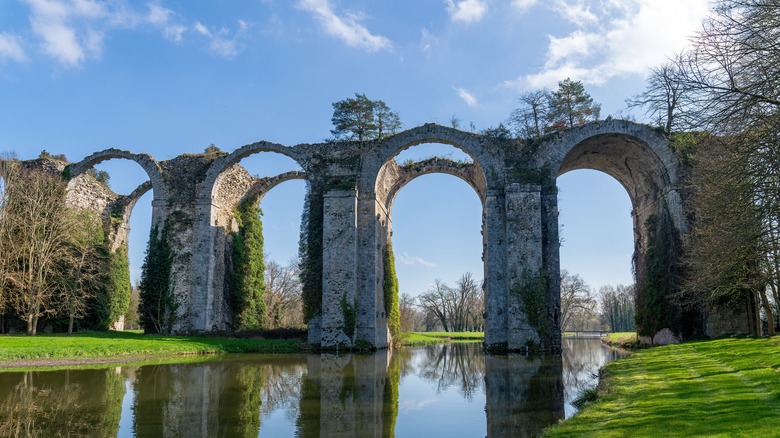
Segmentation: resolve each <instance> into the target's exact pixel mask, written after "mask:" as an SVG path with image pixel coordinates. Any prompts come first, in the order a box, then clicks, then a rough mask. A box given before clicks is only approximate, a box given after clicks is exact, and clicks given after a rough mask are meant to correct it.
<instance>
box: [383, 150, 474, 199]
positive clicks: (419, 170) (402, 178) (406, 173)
mask: <svg viewBox="0 0 780 438" xmlns="http://www.w3.org/2000/svg"><path fill="white" fill-rule="evenodd" d="M385 172H386V175H388V174H389V175H394V176H395V178H394V182H393V183H392V184H391V185H389V186H385V187H382V191H379V190H378V191H377V198H378V199H380V200H382V202H383V203H384V206H385V210H386V211H388V212H390V211H392V206H393V202H394V201H395V197H396V196H397V195H398V192H400V191H401V189H402V188H403V187H404V186H406V184H408V183H410V182H412V181H413V180H414V179H416V178H417V177H420V176H423V175H429V174H432V173H442V174H446V175H451V176H454V177H457V178H460V179H461V180H463V181H464V182H465V183H466V184H468V185H469V186H471V188H472V189H474V191H475V192H476V194H477V196H478V197H479V199H480V202H481V203H482V205H483V207H484V204H485V194H486V190H487V188H486V184H487V183H486V181H485V175H483V174H482V173H481V172H480V171H479V169H478V168H477V166H476V165H474V163H464V162H458V161H452V160H448V159H445V158H437V157H435V158H429V159H427V160H422V161H418V162H415V163H411V164H409V165H403V166H400V165H398V164H397V163H396V162H395V161H390V162H388V163H387V165H386V167H385Z"/></svg>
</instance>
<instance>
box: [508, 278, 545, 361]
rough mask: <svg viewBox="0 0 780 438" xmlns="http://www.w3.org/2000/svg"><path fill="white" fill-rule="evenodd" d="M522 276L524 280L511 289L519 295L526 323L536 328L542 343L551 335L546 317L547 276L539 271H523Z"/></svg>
mask: <svg viewBox="0 0 780 438" xmlns="http://www.w3.org/2000/svg"><path fill="white" fill-rule="evenodd" d="M523 278H524V279H525V282H524V283H523V284H516V285H515V286H514V287H513V288H512V291H513V292H514V293H516V294H518V295H519V296H520V303H521V304H522V306H523V312H525V315H526V317H527V318H528V324H529V325H530V326H531V327H532V328H533V329H534V330H536V333H537V334H538V335H539V337H540V338H541V339H542V342H543V343H544V342H547V341H549V339H550V336H552V333H551V332H550V324H549V321H548V318H547V305H548V303H547V276H546V275H545V273H544V271H540V272H539V273H538V274H531V273H525V274H524V275H523ZM528 347H529V348H531V347H532V346H530V345H529V346H528Z"/></svg>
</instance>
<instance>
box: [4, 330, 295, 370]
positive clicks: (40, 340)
mask: <svg viewBox="0 0 780 438" xmlns="http://www.w3.org/2000/svg"><path fill="white" fill-rule="evenodd" d="M302 349H303V346H302V344H301V342H300V341H297V340H275V339H273V340H272V339H228V338H201V337H185V336H154V335H143V334H140V333H129V332H105V333H102V332H94V333H86V334H75V335H73V336H65V335H47V334H39V335H37V336H33V337H30V336H26V335H2V336H0V363H2V362H11V361H29V360H41V359H85V358H123V357H138V356H168V355H184V354H216V353H242V352H293V351H301V350H302Z"/></svg>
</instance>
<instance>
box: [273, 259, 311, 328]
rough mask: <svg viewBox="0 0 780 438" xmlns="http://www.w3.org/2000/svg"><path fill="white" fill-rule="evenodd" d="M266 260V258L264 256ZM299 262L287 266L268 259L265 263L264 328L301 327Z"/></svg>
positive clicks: (295, 261) (301, 308) (294, 261)
mask: <svg viewBox="0 0 780 438" xmlns="http://www.w3.org/2000/svg"><path fill="white" fill-rule="evenodd" d="M266 260H268V258H267V257H266ZM298 266H299V263H298V261H297V260H293V261H291V262H290V263H289V264H288V265H287V266H282V265H280V264H279V263H277V262H275V261H273V260H269V261H267V262H266V265H265V288H266V289H265V297H264V299H265V305H266V328H270V329H274V328H280V327H302V326H303V325H304V322H303V313H302V312H303V307H302V306H303V301H302V295H301V280H300V275H299V268H298Z"/></svg>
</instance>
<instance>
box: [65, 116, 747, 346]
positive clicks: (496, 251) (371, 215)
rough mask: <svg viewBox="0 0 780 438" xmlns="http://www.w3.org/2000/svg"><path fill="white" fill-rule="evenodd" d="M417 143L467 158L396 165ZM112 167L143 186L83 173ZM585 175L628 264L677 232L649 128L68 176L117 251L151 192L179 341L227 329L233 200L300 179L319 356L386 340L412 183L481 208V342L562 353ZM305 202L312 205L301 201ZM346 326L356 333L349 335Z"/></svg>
mask: <svg viewBox="0 0 780 438" xmlns="http://www.w3.org/2000/svg"><path fill="white" fill-rule="evenodd" d="M422 143H442V144H447V145H452V146H454V147H456V148H458V149H460V150H462V151H463V152H465V153H466V154H468V155H469V156H470V157H471V158H472V161H471V162H454V161H451V160H447V159H443V158H431V159H428V160H423V161H420V162H416V163H398V162H396V161H395V159H394V157H395V156H396V155H397V154H398V153H399V152H401V151H403V150H405V149H407V148H409V147H412V146H415V145H418V144H422ZM258 152H275V153H279V154H283V155H286V156H288V157H290V158H292V159H293V160H295V162H297V163H298V164H299V165H300V166H301V168H302V169H303V170H302V171H296V172H288V173H286V174H282V175H278V176H275V177H270V178H255V177H252V176H250V175H249V174H248V173H247V172H246V171H245V170H244V169H243V168H242V167H241V166H239V165H238V163H239V161H240V160H241V159H243V158H245V157H247V156H249V155H251V154H254V153H258ZM114 158H122V159H128V160H132V161H135V162H136V163H138V164H139V165H140V166H141V167H142V168H143V169H144V171H145V172H146V173H147V175H148V176H149V182H147V183H145V184H143V185H141V186H140V187H139V188H138V189H137V190H135V191H134V192H133V193H132V194H130V195H129V196H120V197H116V196H114V197H111V196H109V197H101V196H96V195H95V194H94V193H92V191H94V190H93V189H94V188H93V189H91V188H90V187H91V186H90V183H89V182H88V178H85V177H84V174H85V172H86V171H87V170H88V169H90V168H92V166H94V165H95V164H97V163H99V162H101V161H104V160H108V159H114ZM584 168H587V169H594V170H599V171H602V172H605V173H607V174H609V175H611V176H612V177H614V178H615V179H617V180H618V181H619V182H620V183H621V184H622V185H623V187H624V188H625V189H626V191H627V192H628V194H629V196H630V198H631V202H632V205H633V211H632V215H633V218H634V224H635V250H636V254H635V261H636V262H637V263H641V261H642V260H643V254H644V251H645V248H646V247H647V242H646V240H647V232H646V230H645V229H644V224H645V222H646V220H647V219H648V218H649V217H650V216H652V215H654V214H658V213H660V212H665V213H668V214H669V215H670V216H671V218H672V221H673V223H674V226H675V228H676V230H677V231H678V232H679V233H681V234H684V233H685V232H686V231H687V229H688V224H687V222H686V215H685V212H684V210H683V204H682V201H681V196H680V190H681V176H680V172H681V169H680V165H679V163H678V161H677V159H676V158H675V156H674V154H673V153H672V151H671V150H670V148H669V146H668V141H667V139H666V138H665V137H664V136H662V135H661V134H659V132H658V131H657V130H655V129H653V128H650V127H648V126H645V125H640V124H635V123H632V122H627V121H620V120H609V121H602V122H594V123H590V124H587V125H585V126H582V127H578V128H574V129H571V130H568V131H565V132H562V133H557V134H553V135H550V136H547V137H545V138H543V139H540V140H536V141H530V140H510V139H500V138H493V137H487V136H483V135H479V134H474V133H469V132H463V131H459V130H456V129H452V128H447V127H443V126H439V125H435V124H426V125H423V126H419V127H416V128H412V129H409V130H407V131H404V132H401V133H399V134H396V135H393V136H391V137H388V138H386V139H383V140H376V141H371V142H364V143H358V142H329V143H322V144H300V145H297V146H293V147H288V146H283V145H279V144H274V143H268V142H259V143H254V144H250V145H246V146H243V147H241V148H239V149H237V150H235V151H233V152H231V153H220V152H213V151H212V152H210V153H208V154H201V155H182V156H179V157H176V158H174V159H172V160H167V161H156V160H154V159H153V158H152V157H151V156H149V155H146V154H136V153H131V152H127V151H122V150H116V149H108V150H105V151H101V152H96V153H94V154H92V155H90V156H89V157H86V158H85V159H84V160H82V161H81V162H79V163H75V164H72V165H70V166H69V167H68V169H67V170H66V174H68V175H69V177H70V183H69V184H70V186H69V187H70V190H71V196H70V198H71V202H73V203H74V204H77V205H80V206H82V207H83V208H91V209H96V210H99V211H103V212H104V213H105V212H106V211H108V210H111V211H113V212H114V213H116V212H117V211H119V212H120V216H121V218H122V221H123V222H122V224H123V225H122V226H120V227H119V228H118V229H117V232H116V233H115V236H114V239H115V242H114V245H115V246H117V245H118V244H120V243H121V242H124V241H126V239H127V220H128V218H129V216H130V212H131V210H132V208H133V206H134V204H135V202H136V201H137V199H138V197H140V196H141V195H142V194H143V193H145V192H146V191H148V190H152V191H153V194H154V199H153V201H152V205H153V213H152V221H153V229H154V225H161V224H162V223H164V222H166V221H168V222H170V223H171V224H172V226H171V228H170V230H169V233H170V238H171V245H172V247H173V250H174V253H175V258H174V263H173V269H172V271H171V278H170V288H171V290H172V292H173V294H174V295H175V298H176V302H177V303H178V307H177V315H176V316H177V317H176V320H175V325H174V332H177V333H191V332H206V331H215V330H227V329H229V328H230V324H231V321H232V315H231V314H230V309H229V306H228V305H227V300H228V297H227V296H226V295H227V290H228V289H227V286H226V285H227V278H226V277H227V275H226V272H227V271H226V266H227V265H228V264H229V262H230V260H229V259H230V254H231V252H230V233H231V232H232V231H236V229H237V224H236V221H235V219H234V212H235V207H236V206H237V204H238V203H239V202H241V201H242V200H247V199H259V198H261V197H262V196H263V195H264V194H265V193H267V192H268V190H270V189H272V188H273V187H274V186H275V185H277V184H279V183H281V182H283V181H287V180H289V179H304V180H306V181H307V186H308V189H309V191H310V193H322V196H321V197H320V198H318V199H316V200H317V202H321V203H322V208H321V209H319V210H316V209H315V210H316V211H321V212H322V214H321V215H318V214H310V215H308V216H307V219H308V221H318V223H319V224H320V225H321V230H322V240H321V245H322V252H321V257H322V260H321V261H320V262H321V266H322V285H321V291H322V300H321V306H320V313H319V314H317V315H313V317H312V319H311V320H310V321H309V341H310V342H311V343H312V344H316V345H319V346H321V347H323V348H335V347H337V346H353V345H355V344H359V345H364V346H365V345H368V346H372V347H375V348H383V347H386V346H387V345H388V344H389V342H390V339H388V338H389V334H388V330H387V317H386V315H385V310H384V309H385V307H384V303H383V301H384V295H383V291H382V284H383V276H384V265H383V262H382V255H383V252H384V249H385V246H386V245H387V244H388V243H389V240H390V236H391V232H392V208H393V201H394V199H395V196H396V194H397V193H398V191H399V190H400V189H401V188H402V187H403V186H404V185H405V184H407V183H408V182H410V181H412V180H413V179H414V178H417V177H418V176H421V175H425V174H429V173H445V174H450V175H454V176H456V177H458V178H460V179H462V180H463V181H465V182H466V183H467V184H469V185H470V186H471V187H472V188H473V189H474V191H475V192H476V193H477V195H478V196H479V198H480V200H481V202H482V208H483V210H482V215H483V226H482V234H483V242H484V245H483V254H482V256H483V260H484V279H485V281H484V287H485V296H486V303H485V304H486V306H485V309H486V313H485V319H486V321H485V327H486V329H485V341H486V346H487V347H488V348H492V349H497V350H504V349H508V350H524V349H542V350H548V351H555V350H558V349H560V343H561V341H560V339H561V327H560V319H561V318H560V280H559V271H560V267H559V246H560V241H559V236H558V209H557V189H556V185H555V180H556V178H557V177H558V176H559V175H561V174H563V173H566V172H568V171H570V170H575V169H584ZM307 200H308V202H312V201H311V200H312V198H311V197H309V196H307ZM315 210H311V211H315ZM350 322H352V323H353V326H350V327H347V325H348V323H350ZM722 325H723V324H721V326H722ZM709 326H711V327H714V326H717V324H709ZM732 328H733V327H732ZM736 329H737V330H739V329H740V327H736ZM711 334H717V333H711Z"/></svg>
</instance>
